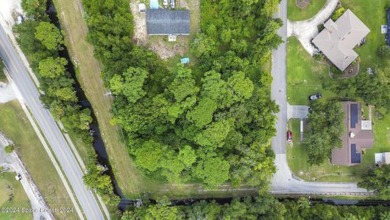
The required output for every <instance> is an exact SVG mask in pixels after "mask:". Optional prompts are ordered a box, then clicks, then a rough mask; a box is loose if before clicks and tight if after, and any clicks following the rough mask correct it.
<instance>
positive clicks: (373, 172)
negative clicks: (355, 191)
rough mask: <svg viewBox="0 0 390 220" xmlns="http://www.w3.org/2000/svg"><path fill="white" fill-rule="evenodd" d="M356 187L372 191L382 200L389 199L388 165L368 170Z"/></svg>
mask: <svg viewBox="0 0 390 220" xmlns="http://www.w3.org/2000/svg"><path fill="white" fill-rule="evenodd" d="M358 186H359V187H362V188H366V189H367V190H374V191H375V192H377V193H378V195H379V196H380V197H381V198H383V199H388V198H390V164H385V165H382V166H380V167H375V168H373V169H370V170H368V171H367V172H366V173H365V175H363V176H362V181H360V182H359V183H358Z"/></svg>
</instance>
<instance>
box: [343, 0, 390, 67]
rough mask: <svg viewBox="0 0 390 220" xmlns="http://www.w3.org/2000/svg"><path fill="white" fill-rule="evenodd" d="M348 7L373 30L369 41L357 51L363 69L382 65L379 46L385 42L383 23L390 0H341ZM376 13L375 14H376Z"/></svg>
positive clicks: (384, 22) (368, 38)
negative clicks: (378, 52)
mask: <svg viewBox="0 0 390 220" xmlns="http://www.w3.org/2000/svg"><path fill="white" fill-rule="evenodd" d="M341 2H342V5H343V7H344V8H346V9H350V10H351V11H352V12H353V13H355V14H356V16H357V17H358V18H359V19H361V20H362V22H363V23H364V24H365V25H366V26H367V27H368V28H369V29H370V30H371V31H370V33H369V34H368V36H367V38H366V39H367V43H366V44H365V45H363V46H362V47H360V48H356V49H355V51H356V52H357V53H358V54H359V56H360V60H361V70H365V69H367V67H375V66H376V65H382V64H383V60H382V59H381V58H380V57H379V56H378V54H377V48H378V47H379V46H381V45H383V44H385V38H384V35H383V34H381V30H380V29H381V25H382V24H386V23H387V22H386V8H387V7H388V6H390V0H380V1H370V2H369V3H368V2H367V1H366V0H341ZM374 15H375V16H374Z"/></svg>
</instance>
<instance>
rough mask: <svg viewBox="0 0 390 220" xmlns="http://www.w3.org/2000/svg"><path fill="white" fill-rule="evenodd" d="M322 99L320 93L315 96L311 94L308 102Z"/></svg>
mask: <svg viewBox="0 0 390 220" xmlns="http://www.w3.org/2000/svg"><path fill="white" fill-rule="evenodd" d="M320 98H322V94H321V93H316V94H313V95H311V96H309V100H310V101H314V100H317V99H320Z"/></svg>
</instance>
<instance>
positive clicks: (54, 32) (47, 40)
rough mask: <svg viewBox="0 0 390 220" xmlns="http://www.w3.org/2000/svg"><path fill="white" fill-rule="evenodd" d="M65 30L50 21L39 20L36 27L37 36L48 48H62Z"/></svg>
mask: <svg viewBox="0 0 390 220" xmlns="http://www.w3.org/2000/svg"><path fill="white" fill-rule="evenodd" d="M63 35H64V32H62V31H60V30H59V29H58V28H57V27H56V26H55V25H54V24H52V23H50V22H45V21H42V22H39V24H38V26H37V27H36V28H35V38H36V39H38V40H39V41H40V42H42V44H43V45H44V46H45V47H46V48H47V49H48V50H62V49H63V47H62V45H63V44H64V37H63Z"/></svg>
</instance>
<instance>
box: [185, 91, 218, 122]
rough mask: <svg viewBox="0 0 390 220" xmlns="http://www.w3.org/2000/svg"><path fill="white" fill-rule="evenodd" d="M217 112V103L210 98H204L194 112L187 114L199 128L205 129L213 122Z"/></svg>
mask: <svg viewBox="0 0 390 220" xmlns="http://www.w3.org/2000/svg"><path fill="white" fill-rule="evenodd" d="M215 110H217V103H215V102H214V101H213V100H211V99H209V98H203V99H201V100H200V101H199V103H198V105H197V106H196V107H195V108H194V109H193V110H191V111H189V112H188V113H187V119H188V120H189V121H191V122H193V123H194V124H195V125H196V126H197V127H198V128H203V127H204V126H206V125H208V124H210V123H211V122H212V121H213V114H214V112H215Z"/></svg>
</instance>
